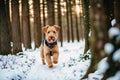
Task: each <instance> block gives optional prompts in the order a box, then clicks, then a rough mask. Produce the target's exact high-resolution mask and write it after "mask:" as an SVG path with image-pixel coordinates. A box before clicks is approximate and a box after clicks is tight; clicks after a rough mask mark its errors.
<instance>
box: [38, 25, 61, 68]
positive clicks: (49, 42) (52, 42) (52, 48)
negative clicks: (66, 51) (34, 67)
mask: <svg viewBox="0 0 120 80" xmlns="http://www.w3.org/2000/svg"><path fill="white" fill-rule="evenodd" d="M59 30H60V27H59V26H57V25H54V26H49V25H48V26H45V27H42V31H43V32H44V33H45V40H44V41H43V43H42V45H41V47H40V55H41V59H42V64H45V60H46V62H47V65H48V67H49V68H51V67H53V63H54V64H57V63H58V56H59V49H58V45H57V38H58V32H59ZM51 53H52V54H51ZM51 55H52V57H51Z"/></svg>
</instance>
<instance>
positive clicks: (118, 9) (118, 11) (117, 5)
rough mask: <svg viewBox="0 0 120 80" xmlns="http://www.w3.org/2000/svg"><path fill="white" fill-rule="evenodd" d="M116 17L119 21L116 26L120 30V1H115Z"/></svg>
mask: <svg viewBox="0 0 120 80" xmlns="http://www.w3.org/2000/svg"><path fill="white" fill-rule="evenodd" d="M114 16H115V19H116V21H117V24H116V26H118V27H119V28H120V0H114Z"/></svg>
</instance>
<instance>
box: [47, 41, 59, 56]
mask: <svg viewBox="0 0 120 80" xmlns="http://www.w3.org/2000/svg"><path fill="white" fill-rule="evenodd" d="M45 44H46V45H47V46H48V47H49V48H50V56H52V48H53V47H54V46H55V45H57V41H55V42H53V43H49V42H48V41H47V40H45Z"/></svg>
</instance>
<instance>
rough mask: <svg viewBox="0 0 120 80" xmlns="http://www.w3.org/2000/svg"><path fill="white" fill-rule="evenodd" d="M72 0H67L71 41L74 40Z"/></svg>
mask: <svg viewBox="0 0 120 80" xmlns="http://www.w3.org/2000/svg"><path fill="white" fill-rule="evenodd" d="M71 1H72V0H69V3H68V4H69V6H70V20H71V37H72V42H74V33H73V19H72V4H71Z"/></svg>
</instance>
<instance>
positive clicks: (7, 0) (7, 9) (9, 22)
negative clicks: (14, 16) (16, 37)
mask: <svg viewBox="0 0 120 80" xmlns="http://www.w3.org/2000/svg"><path fill="white" fill-rule="evenodd" d="M9 2H10V0H6V5H5V6H6V17H7V21H8V28H9V32H10V40H11V41H12V29H11V21H10V8H9V7H10V6H9Z"/></svg>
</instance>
